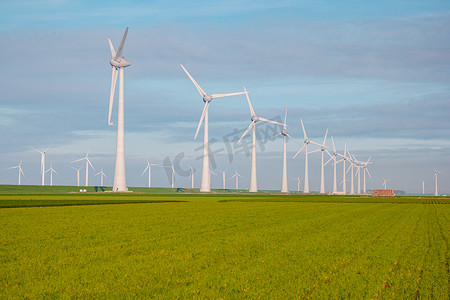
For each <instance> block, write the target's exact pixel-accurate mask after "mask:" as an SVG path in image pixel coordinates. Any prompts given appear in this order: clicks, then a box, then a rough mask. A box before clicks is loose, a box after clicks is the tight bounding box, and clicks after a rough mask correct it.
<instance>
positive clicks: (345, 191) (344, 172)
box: [336, 144, 349, 195]
mask: <svg viewBox="0 0 450 300" xmlns="http://www.w3.org/2000/svg"><path fill="white" fill-rule="evenodd" d="M337 155H339V156H340V157H342V159H341V160H339V161H337V162H336V163H340V162H342V194H344V195H345V194H347V180H346V178H345V174H346V170H345V162H346V161H347V160H349V158H348V157H347V156H346V155H347V144H345V147H344V155H342V154H340V153H337Z"/></svg>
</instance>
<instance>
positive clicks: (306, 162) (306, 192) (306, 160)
mask: <svg viewBox="0 0 450 300" xmlns="http://www.w3.org/2000/svg"><path fill="white" fill-rule="evenodd" d="M300 122H301V123H302V129H303V137H304V138H305V141H304V144H303V146H302V147H301V148H300V150H298V151H297V153H295V155H294V157H293V158H295V157H296V156H297V155H298V154H300V152H302V150H303V148H305V181H304V186H303V193H304V194H308V193H309V176H308V144H314V145H317V146H319V147H320V146H322V145H320V144H318V143H316V142H313V141H310V140H309V139H308V136H307V135H306V130H305V126H304V125H303V120H302V119H300Z"/></svg>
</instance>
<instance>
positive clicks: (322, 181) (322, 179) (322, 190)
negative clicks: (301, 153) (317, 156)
mask: <svg viewBox="0 0 450 300" xmlns="http://www.w3.org/2000/svg"><path fill="white" fill-rule="evenodd" d="M327 135H328V128H327V131H325V137H324V138H323V143H322V145H320V149H317V150H314V151H311V152H309V153H310V154H311V153H314V152H319V151H320V152H321V153H322V162H321V164H320V166H321V172H320V193H321V194H325V173H324V167H325V164H324V162H323V152H326V153H328V155H329V156H331V154H330V153H329V152H328V150H327V146H325V144H326V142H327Z"/></svg>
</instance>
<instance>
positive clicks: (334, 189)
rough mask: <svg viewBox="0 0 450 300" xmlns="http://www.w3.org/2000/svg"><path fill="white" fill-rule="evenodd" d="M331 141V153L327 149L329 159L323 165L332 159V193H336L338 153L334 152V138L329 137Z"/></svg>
mask: <svg viewBox="0 0 450 300" xmlns="http://www.w3.org/2000/svg"><path fill="white" fill-rule="evenodd" d="M331 141H332V143H333V154H330V153H329V152H328V151H327V153H328V155H329V156H330V159H329V160H328V161H327V162H326V163H325V166H326V165H327V164H328V163H329V162H330V161H331V160H333V161H334V162H333V194H336V193H337V179H336V166H337V164H338V161H337V156H338V155H339V154H338V153H337V152H336V146H335V145H334V139H333V137H331Z"/></svg>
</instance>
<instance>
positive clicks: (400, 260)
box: [0, 192, 450, 299]
mask: <svg viewBox="0 0 450 300" xmlns="http://www.w3.org/2000/svg"><path fill="white" fill-rule="evenodd" d="M21 201H28V203H35V204H37V205H36V206H37V207H26V208H20V207H19V206H21V205H22V204H23V203H21ZM108 201H109V202H108ZM138 202H141V203H138ZM5 203H6V204H5ZM14 203H16V204H17V205H15V206H14V205H13V204H14ZM70 203H73V204H75V206H67V205H70ZM126 203H133V205H127V204H126ZM84 204H102V205H84ZM109 204H116V205H109ZM448 204H449V198H446V197H438V198H436V197H395V198H372V197H344V196H297V195H293V196H279V195H273V196H272V195H234V194H223V195H189V194H153V195H151V194H137V195H136V194H124V195H117V194H103V193H101V194H79V193H77V194H63V193H61V192H60V193H56V194H47V195H45V194H32V193H29V194H26V193H24V194H0V205H3V207H6V206H8V205H9V206H8V207H9V208H3V209H0V269H1V270H2V272H0V298H8V299H9V298H12V299H14V298H69V297H77V298H78V297H79V298H267V299H273V298H380V299H391V298H436V299H446V298H447V297H448V295H449V285H450V284H449V280H450V277H449V265H448V255H449V245H448V237H449V228H450V224H449V221H448V220H449V213H450V206H449V205H448ZM45 205H52V206H53V207H44V206H45ZM58 205H64V206H58ZM11 207H16V208H11Z"/></svg>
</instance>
